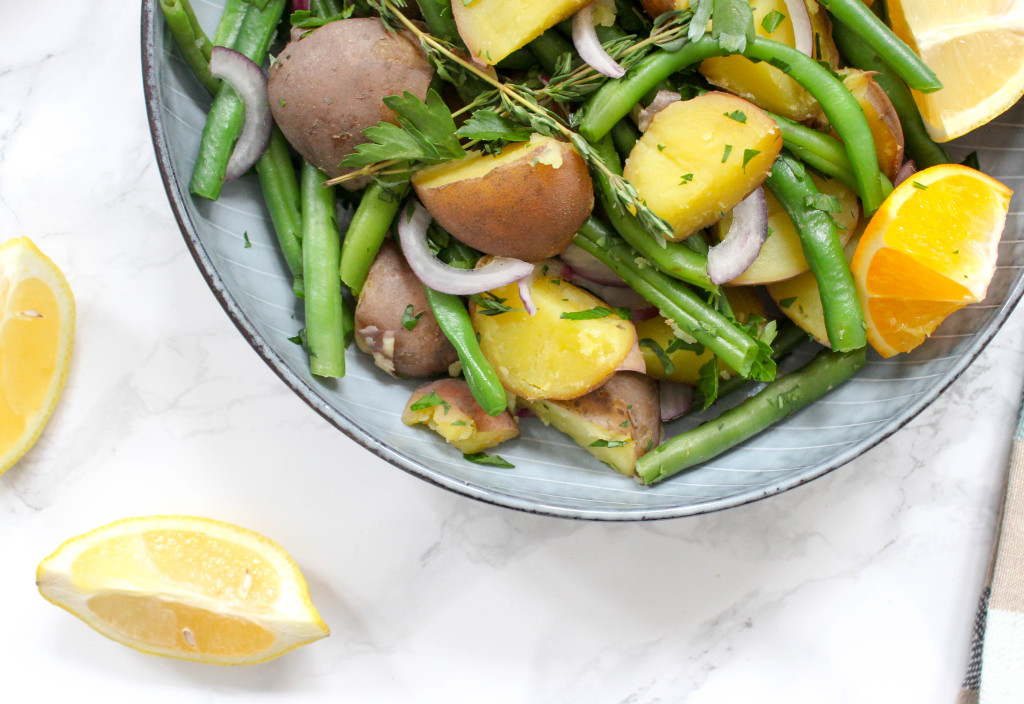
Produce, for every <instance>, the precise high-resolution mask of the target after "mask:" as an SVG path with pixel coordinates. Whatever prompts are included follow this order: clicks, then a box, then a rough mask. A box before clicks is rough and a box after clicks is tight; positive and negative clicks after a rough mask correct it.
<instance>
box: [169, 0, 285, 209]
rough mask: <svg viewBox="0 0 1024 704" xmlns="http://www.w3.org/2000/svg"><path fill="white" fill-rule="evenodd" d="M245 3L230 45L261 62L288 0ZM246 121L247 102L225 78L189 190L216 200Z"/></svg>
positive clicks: (200, 148) (200, 149) (205, 128)
mask: <svg viewBox="0 0 1024 704" xmlns="http://www.w3.org/2000/svg"><path fill="white" fill-rule="evenodd" d="M244 5H245V18H244V19H243V21H242V24H241V27H240V28H239V30H238V32H237V36H236V37H235V41H234V42H232V44H231V47H230V48H232V49H234V50H235V51H238V52H240V53H242V54H244V55H245V56H247V57H249V58H250V59H252V60H253V61H255V62H256V63H257V64H261V63H263V59H264V58H265V57H266V55H267V48H268V47H269V46H270V40H271V39H272V38H273V36H274V32H275V31H276V30H277V22H278V20H280V19H281V13H282V11H283V10H284V5H285V0H269V2H267V3H266V5H265V7H263V8H262V9H261V8H260V7H259V5H258V4H256V3H244ZM244 121H245V105H244V104H243V103H242V99H241V98H239V97H238V94H237V93H235V91H234V89H233V88H232V87H231V86H229V85H228V84H227V83H224V82H222V83H221V85H220V86H219V87H218V88H217V93H216V95H215V96H214V99H213V104H212V105H211V106H210V112H209V114H208V115H207V116H206V124H205V125H204V126H203V136H202V138H201V140H200V142H199V154H198V155H197V156H196V163H195V166H194V167H193V169H192V180H191V181H190V182H189V190H190V191H191V192H192V193H193V194H195V195H197V196H200V197H202V198H208V199H209V200H216V199H217V198H218V197H219V196H220V192H221V189H222V188H223V187H224V173H225V171H226V170H227V166H228V161H229V160H230V159H231V152H232V151H233V150H234V147H235V142H236V141H237V140H238V135H239V134H241V132H242V124H243V122H244Z"/></svg>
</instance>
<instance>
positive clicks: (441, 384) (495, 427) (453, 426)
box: [402, 379, 519, 453]
mask: <svg viewBox="0 0 1024 704" xmlns="http://www.w3.org/2000/svg"><path fill="white" fill-rule="evenodd" d="M431 393H436V394H437V395H438V396H440V397H441V398H442V399H444V400H445V401H447V402H448V404H449V405H450V407H449V408H445V407H444V406H432V407H430V408H423V409H419V410H415V411H414V410H412V406H413V405H414V404H415V403H416V402H417V401H419V400H420V399H421V398H423V397H424V396H427V395H429V394H431ZM402 422H403V423H405V424H406V425H420V424H426V425H427V426H429V427H430V429H431V430H433V431H434V432H436V433H437V434H438V435H440V436H441V437H443V438H444V439H445V440H446V441H447V442H448V443H450V444H451V445H454V446H455V447H456V448H458V449H459V450H461V451H463V452H467V453H472V452H482V451H483V450H486V449H488V448H490V447H495V446H497V445H500V444H501V443H503V442H505V441H506V440H512V439H514V438H517V437H519V423H518V422H517V421H516V419H515V418H514V417H513V416H512V414H511V413H509V412H508V411H507V410H505V411H502V412H501V413H499V414H498V415H496V416H492V415H488V414H487V412H486V411H485V410H484V409H483V408H481V407H480V404H479V403H477V401H476V399H475V398H473V392H472V391H470V389H469V384H467V383H466V381H465V380H463V379H438V380H437V381H431V382H429V383H426V384H424V385H423V386H421V387H419V388H418V389H416V390H415V391H414V392H413V393H412V396H410V397H409V401H408V403H406V404H405V411H404V412H403V413H402Z"/></svg>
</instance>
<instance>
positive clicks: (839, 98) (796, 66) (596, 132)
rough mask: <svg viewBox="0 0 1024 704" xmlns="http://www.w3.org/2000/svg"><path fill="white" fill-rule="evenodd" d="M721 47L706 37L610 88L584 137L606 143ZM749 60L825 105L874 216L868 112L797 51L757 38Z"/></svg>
mask: <svg viewBox="0 0 1024 704" xmlns="http://www.w3.org/2000/svg"><path fill="white" fill-rule="evenodd" d="M728 53H729V52H727V51H726V50H725V49H723V48H722V47H721V46H720V45H719V44H718V42H717V41H715V40H714V39H712V38H711V37H708V36H705V37H703V38H701V39H700V40H698V41H696V42H689V43H687V44H684V45H683V46H682V48H680V49H678V50H676V51H671V52H670V51H657V52H655V53H653V54H651V55H650V56H647V57H646V58H644V59H643V60H642V61H641V62H640V63H639V64H638V65H637V66H635V67H633V68H632V69H631V70H630V71H629V73H627V74H626V76H625V78H621V79H619V80H617V81H609V82H607V83H605V84H604V85H603V86H602V87H601V88H600V89H599V90H598V91H597V92H596V93H595V94H594V95H593V96H591V98H590V99H589V100H588V102H587V103H586V105H585V106H584V108H583V117H582V121H581V123H580V134H582V135H583V136H584V137H585V138H587V139H588V140H590V141H591V142H596V141H597V140H599V139H601V138H602V137H604V136H605V135H606V134H608V132H609V131H610V130H611V128H612V127H613V126H614V125H615V123H616V122H618V121H619V120H621V119H622V118H623V117H625V116H626V115H627V114H629V111H630V110H631V109H632V108H633V106H634V105H635V104H636V103H637V102H638V101H639V100H640V99H641V98H642V97H643V96H644V94H645V93H647V91H649V90H650V89H651V88H653V87H654V86H655V85H657V84H658V82H659V81H661V80H663V79H665V78H667V77H668V76H670V75H672V74H673V73H675V72H676V71H679V70H681V69H684V68H686V67H687V66H690V65H691V64H694V63H696V62H698V61H701V60H703V59H707V58H710V57H712V56H724V55H727V54H728ZM743 56H745V57H747V58H748V59H754V60H758V61H767V62H768V63H770V64H772V65H773V66H776V67H777V68H779V69H781V70H783V71H785V72H786V73H787V74H788V75H789V77H790V78H792V79H794V80H795V81H796V82H797V83H799V84H800V85H801V86H803V87H804V88H805V89H806V90H807V91H808V92H809V93H810V94H811V95H813V96H814V98H815V99H817V101H818V102H819V103H820V104H821V107H822V110H824V112H825V115H826V116H827V117H828V119H829V122H830V123H831V124H832V125H833V126H834V127H835V129H836V131H837V132H838V133H839V137H840V138H841V139H842V141H843V144H844V146H845V149H846V155H847V158H848V159H849V161H850V165H851V168H852V171H853V173H854V175H855V176H856V178H857V183H858V184H859V186H860V188H859V191H860V193H861V199H862V201H863V204H864V210H865V212H866V213H869V214H870V213H873V212H874V211H875V210H877V209H878V206H879V205H881V203H882V200H883V193H882V185H881V181H880V180H879V170H878V160H877V158H876V157H875V140H874V137H873V136H872V134H871V127H870V126H869V125H868V121H867V118H865V117H864V111H863V110H862V109H861V107H860V105H859V104H858V103H857V100H856V98H854V97H853V95H851V94H850V91H848V90H847V89H846V87H845V86H843V84H842V83H841V82H840V81H839V80H838V79H837V78H835V76H833V75H832V73H831V71H829V70H828V69H827V68H825V67H823V66H821V65H820V64H818V62H817V61H815V60H814V59H812V58H810V57H809V56H806V55H805V54H802V53H801V52H799V51H797V50H796V49H794V48H793V47H790V46H786V45H785V44H780V43H779V42H774V41H771V40H770V39H763V38H761V37H755V38H754V39H752V40H750V41H748V42H747V46H746V49H745V50H744V51H743Z"/></svg>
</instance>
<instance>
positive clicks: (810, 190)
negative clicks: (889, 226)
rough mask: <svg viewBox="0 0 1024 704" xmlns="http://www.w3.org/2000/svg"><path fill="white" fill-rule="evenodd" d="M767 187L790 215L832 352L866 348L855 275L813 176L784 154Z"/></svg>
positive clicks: (766, 183)
mask: <svg viewBox="0 0 1024 704" xmlns="http://www.w3.org/2000/svg"><path fill="white" fill-rule="evenodd" d="M765 185H766V186H768V188H769V189H771V191H772V193H773V194H774V195H775V197H776V199H778V201H779V203H780V204H781V205H782V207H783V209H784V210H785V211H786V214H788V215H789V218H790V220H792V221H793V225H794V226H796V230H797V233H798V234H799V235H800V243H801V244H802V245H803V250H804V256H806V258H807V263H808V264H810V266H811V272H812V273H813V274H814V278H815V279H816V280H817V281H818V290H819V292H820V295H821V306H822V309H823V311H824V314H825V329H826V330H827V331H828V339H829V342H830V343H831V345H832V349H834V350H838V351H840V352H847V351H849V350H854V349H859V348H861V347H864V346H865V345H866V344H867V334H866V332H865V330H866V328H865V324H864V313H863V310H862V309H861V305H860V299H859V298H858V296H857V289H856V287H855V286H854V283H853V274H851V273H850V265H849V264H848V263H847V261H846V255H845V253H844V252H843V244H842V242H841V241H840V240H839V234H838V232H837V230H836V223H835V220H833V219H832V216H831V215H830V214H829V213H828V212H826V211H824V210H822V209H821V206H820V205H819V204H818V203H817V202H816V200H817V199H818V198H819V197H820V194H819V193H818V189H817V188H816V187H815V185H814V181H812V180H811V177H810V174H808V173H807V171H806V170H805V169H804V168H803V167H802V166H801V165H800V163H799V162H797V161H796V160H795V159H793V158H792V157H790V156H788V155H786V154H785V153H783V154H781V155H780V156H779V158H778V159H777V160H776V161H775V164H774V165H773V166H772V170H771V174H769V176H768V180H767V181H765Z"/></svg>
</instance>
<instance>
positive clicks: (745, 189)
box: [624, 92, 782, 240]
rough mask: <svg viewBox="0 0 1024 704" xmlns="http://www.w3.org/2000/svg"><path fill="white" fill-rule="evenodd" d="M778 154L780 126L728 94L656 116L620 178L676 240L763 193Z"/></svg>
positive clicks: (710, 96)
mask: <svg viewBox="0 0 1024 704" xmlns="http://www.w3.org/2000/svg"><path fill="white" fill-rule="evenodd" d="M781 149H782V134H781V133H780V132H779V126H778V125H777V124H776V123H775V120H773V119H772V118H770V117H768V115H766V114H765V113H764V111H763V110H761V109H760V108H758V107H756V106H755V105H753V104H751V103H749V102H747V101H746V100H743V99H742V98H737V97H736V96H734V95H729V94H728V93H721V92H712V93H705V94H704V95H701V96H699V97H696V98H693V99H692V100H685V101H679V102H676V103H672V104H671V105H669V106H668V107H666V108H665V109H663V110H661V111H660V112H658V113H657V114H656V115H655V116H654V119H653V120H651V124H650V126H649V127H648V128H647V131H646V132H644V134H643V136H642V137H641V138H640V141H639V142H637V143H636V146H635V147H634V148H633V151H632V152H630V154H629V158H628V159H627V160H626V166H625V169H624V175H625V177H626V178H627V179H628V180H629V181H630V183H632V184H633V186H635V187H636V190H637V192H638V193H639V194H640V197H641V198H642V199H644V200H645V201H646V202H647V205H649V206H650V207H651V209H652V210H653V211H654V212H655V213H657V214H658V215H660V216H661V217H663V218H665V220H667V221H668V222H669V224H670V225H671V226H672V228H673V229H674V230H675V237H674V238H673V239H677V240H681V239H685V238H686V237H689V236H690V235H691V234H693V233H694V232H696V231H697V230H700V229H703V228H705V227H708V226H709V225H711V224H713V223H715V222H717V221H719V220H721V219H722V217H723V216H724V215H725V213H727V212H729V211H730V210H732V209H733V208H734V207H736V205H737V204H738V203H739V202H740V201H741V200H743V199H744V198H746V197H747V195H749V194H750V192H751V191H753V190H754V189H755V188H757V187H758V186H759V185H761V183H763V182H764V180H765V178H767V177H768V171H769V169H771V166H772V164H773V163H774V162H775V158H776V157H777V156H778V155H779V151H781Z"/></svg>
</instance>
